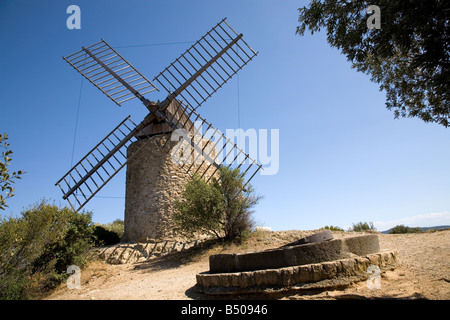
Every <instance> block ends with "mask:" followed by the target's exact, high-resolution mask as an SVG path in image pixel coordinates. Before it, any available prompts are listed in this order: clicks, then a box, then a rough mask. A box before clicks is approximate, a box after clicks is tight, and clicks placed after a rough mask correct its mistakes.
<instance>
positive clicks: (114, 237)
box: [93, 225, 120, 247]
mask: <svg viewBox="0 0 450 320" xmlns="http://www.w3.org/2000/svg"><path fill="white" fill-rule="evenodd" d="M93 235H94V242H95V245H96V246H98V247H99V246H109V245H112V244H116V243H118V242H120V237H119V235H118V234H117V233H116V232H114V231H110V230H107V229H106V228H105V227H103V226H101V225H96V226H94V233H93Z"/></svg>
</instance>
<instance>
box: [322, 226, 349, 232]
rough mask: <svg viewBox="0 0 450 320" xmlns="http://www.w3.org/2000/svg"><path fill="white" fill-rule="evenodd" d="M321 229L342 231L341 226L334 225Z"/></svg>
mask: <svg viewBox="0 0 450 320" xmlns="http://www.w3.org/2000/svg"><path fill="white" fill-rule="evenodd" d="M322 229H324V230H330V231H344V229H341V228H339V227H335V226H325V227H323V228H322Z"/></svg>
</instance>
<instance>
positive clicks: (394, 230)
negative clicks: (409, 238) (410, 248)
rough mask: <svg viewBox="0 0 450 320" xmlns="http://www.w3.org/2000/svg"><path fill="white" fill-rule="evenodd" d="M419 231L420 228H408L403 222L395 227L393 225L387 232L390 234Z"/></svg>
mask: <svg viewBox="0 0 450 320" xmlns="http://www.w3.org/2000/svg"><path fill="white" fill-rule="evenodd" d="M417 232H420V228H418V227H417V228H410V227H407V226H404V225H403V224H399V225H397V226H395V227H393V228H392V229H391V230H390V231H389V233H390V234H399V233H417Z"/></svg>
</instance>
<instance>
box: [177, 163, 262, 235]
mask: <svg viewBox="0 0 450 320" xmlns="http://www.w3.org/2000/svg"><path fill="white" fill-rule="evenodd" d="M259 199H260V197H257V196H255V195H253V188H252V187H251V186H250V185H247V187H246V189H244V177H243V175H242V174H241V173H240V171H239V169H237V168H236V169H230V168H228V167H221V168H220V169H219V179H217V178H215V177H213V178H212V179H211V182H210V183H209V184H208V183H206V182H205V180H204V179H202V178H199V177H196V176H194V177H193V178H192V179H191V180H190V181H189V182H188V183H187V184H186V187H185V190H184V192H183V194H182V200H180V201H177V202H176V204H175V212H174V214H173V220H174V222H175V223H176V224H177V225H178V227H179V230H180V231H181V232H183V233H189V234H192V233H195V232H200V233H210V234H213V235H215V236H216V237H217V238H219V239H226V240H235V239H239V238H241V237H242V236H244V235H245V234H246V232H247V231H251V229H252V227H253V225H254V221H253V219H252V217H251V215H252V213H253V211H252V210H251V208H252V207H253V206H255V205H256V204H257V203H258V201H259Z"/></svg>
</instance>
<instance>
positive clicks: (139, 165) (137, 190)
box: [122, 134, 207, 242]
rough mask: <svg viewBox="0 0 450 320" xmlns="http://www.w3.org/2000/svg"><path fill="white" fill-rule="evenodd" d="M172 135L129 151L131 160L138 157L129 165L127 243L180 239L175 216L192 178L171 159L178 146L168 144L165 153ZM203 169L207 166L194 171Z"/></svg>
mask: <svg viewBox="0 0 450 320" xmlns="http://www.w3.org/2000/svg"><path fill="white" fill-rule="evenodd" d="M168 135H169V134H160V135H156V136H152V137H150V138H147V139H145V140H140V141H136V142H134V143H133V144H131V145H130V146H129V147H128V150H127V156H129V155H130V154H131V153H132V152H133V153H134V152H137V153H136V154H135V155H134V156H133V157H132V158H131V159H130V160H129V161H128V163H127V173H126V191H125V230H124V235H123V238H122V241H124V242H142V241H147V240H167V239H179V237H178V235H177V234H176V233H175V231H174V223H173V221H172V218H171V215H172V213H173V210H174V203H175V200H176V199H179V198H180V196H181V193H182V191H183V190H184V186H185V184H186V182H187V181H188V180H189V179H190V176H189V174H187V172H186V170H185V169H183V168H182V167H181V166H180V165H179V164H178V163H176V162H174V161H173V160H172V158H171V155H170V153H171V150H172V148H173V147H174V146H175V145H176V142H172V141H169V142H168V148H167V147H166V149H168V151H166V150H164V149H162V147H161V142H165V140H166V139H168ZM169 140H170V138H169ZM199 165H200V166H204V165H207V163H203V164H198V165H194V166H193V169H196V168H198V166H199Z"/></svg>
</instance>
